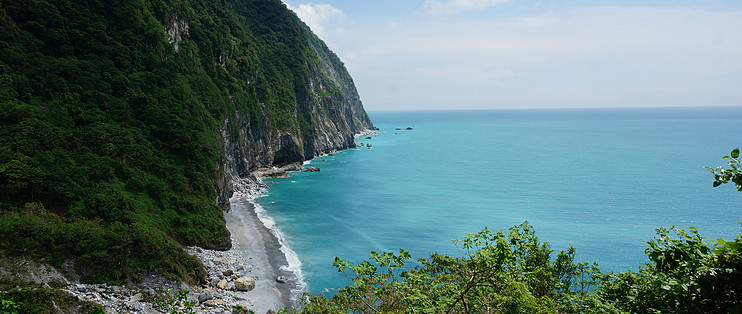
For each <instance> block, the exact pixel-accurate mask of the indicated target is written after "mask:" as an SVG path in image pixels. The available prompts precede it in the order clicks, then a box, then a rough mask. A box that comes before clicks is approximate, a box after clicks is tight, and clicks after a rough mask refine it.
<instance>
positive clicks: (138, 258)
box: [0, 0, 370, 282]
mask: <svg viewBox="0 0 742 314" xmlns="http://www.w3.org/2000/svg"><path fill="white" fill-rule="evenodd" d="M317 43H321V41H319V40H318V39H317V38H316V36H314V35H313V34H311V32H309V31H308V28H307V27H306V26H305V25H304V24H303V23H301V22H300V21H299V19H298V18H297V17H296V16H295V15H294V14H293V13H292V12H290V11H289V10H288V9H287V8H286V7H285V5H283V4H282V3H281V2H280V0H242V1H223V0H153V1H141V0H140V1H102V0H83V1H72V0H29V1H14V0H0V251H2V254H7V255H23V256H30V257H32V258H35V259H39V260H44V261H46V262H48V263H51V264H53V265H56V266H61V265H62V264H63V263H65V262H67V261H73V262H74V265H75V269H76V271H77V272H78V273H79V274H80V275H81V276H82V279H83V280H87V281H106V282H121V281H125V280H129V279H137V278H141V276H143V275H144V274H146V273H147V272H148V271H154V272H157V273H160V274H165V275H168V276H170V277H174V278H179V279H184V280H187V281H190V282H196V281H200V280H203V279H204V278H205V273H204V271H203V267H202V266H201V265H200V262H198V261H197V260H196V259H194V258H192V257H190V256H188V255H187V254H186V253H184V252H183V251H182V250H181V247H182V245H198V246H203V247H207V248H219V247H225V246H228V245H229V241H230V240H229V232H228V231H227V230H226V228H225V227H224V221H223V216H222V211H221V208H220V207H219V206H218V204H217V200H221V201H222V203H223V202H224V199H225V198H226V197H228V194H229V193H230V192H231V191H230V188H229V187H228V186H225V184H223V183H220V182H224V181H227V180H228V178H225V173H227V172H228V169H226V167H230V165H227V163H226V162H225V139H226V140H227V141H230V142H247V141H250V140H255V139H258V140H261V141H264V142H266V143H268V144H267V145H266V146H268V147H270V146H271V145H274V146H275V145H276V144H275V143H276V142H277V141H278V139H279V135H281V134H289V135H290V137H291V138H298V139H303V141H301V140H300V141H299V143H295V144H296V145H294V146H295V147H296V148H295V150H296V152H293V153H292V152H290V151H289V152H288V153H286V154H284V155H281V156H268V157H265V158H263V159H260V160H257V161H256V164H258V165H261V164H270V163H273V162H292V161H300V160H301V158H304V157H306V156H311V155H312V154H314V153H316V150H321V149H331V148H343V147H321V148H315V147H312V145H311V138H312V135H313V134H314V133H315V132H326V130H322V129H319V126H318V124H317V123H316V121H317V119H323V118H324V119H328V120H331V121H333V122H335V123H336V124H338V125H339V124H341V123H342V122H343V121H341V120H348V117H347V116H344V115H341V114H335V115H334V116H330V115H331V114H332V112H340V111H343V112H345V111H349V110H351V109H348V108H346V107H349V106H350V105H349V102H350V100H348V99H347V98H348V97H346V96H347V95H345V94H343V93H342V91H341V90H340V89H339V88H338V87H337V86H336V85H338V84H336V82H334V81H332V80H331V79H329V78H327V77H326V76H323V75H320V74H319V73H321V71H319V69H318V67H320V65H319V64H320V63H321V61H320V59H321V58H329V59H332V60H333V62H335V63H336V64H339V65H342V63H340V62H339V61H338V60H337V57H335V56H334V54H332V53H331V52H329V51H328V50H327V49H326V47H324V45H321V46H320V47H319V48H317ZM333 71H336V72H340V73H343V75H342V76H340V77H341V79H340V80H338V83H341V85H343V84H349V85H350V86H352V81H350V79H349V76H348V75H347V72H346V71H345V69H344V68H339V69H333ZM315 81H317V82H321V83H323V84H324V85H325V86H328V88H327V89H319V88H314V87H313V86H311V85H312V83H313V82H315ZM351 89H353V91H354V88H352V87H351ZM318 91H323V95H324V96H319V95H318V93H317V92H318ZM355 98H357V97H355ZM357 106H360V102H358V103H357ZM317 107H322V108H323V109H324V110H326V111H328V112H330V113H328V114H323V113H322V112H319V113H314V111H318V110H316V108H317ZM312 114H314V116H313V115H312ZM353 114H354V115H355V117H356V118H355V120H356V121H350V122H347V124H348V125H352V127H346V129H347V130H346V129H341V128H339V127H338V130H335V131H336V132H338V133H339V132H343V133H349V134H347V135H345V136H347V137H351V136H352V131H357V130H358V129H359V128H363V127H366V126H370V122H369V121H368V117H367V116H366V115H365V112H363V109H362V108H360V110H359V109H358V108H353ZM351 120H353V119H351ZM358 121H360V122H358ZM246 124H247V125H249V130H248V134H249V135H250V137H249V138H245V137H244V136H243V134H242V133H244V132H242V131H241V130H240V129H241V128H244V127H245V125H246ZM225 130H226V131H227V132H226V134H224V133H225V132H224V131H225ZM225 135H226V136H225ZM245 145H247V144H245ZM246 153H247V154H249V153H251V151H249V150H248V151H247V152H246ZM281 158H283V159H281ZM297 159H298V160H297ZM250 166H252V167H254V166H255V165H249V166H248V168H249V167H250ZM242 170H243V172H244V170H249V169H242ZM225 195H226V197H225ZM222 205H223V204H222Z"/></svg>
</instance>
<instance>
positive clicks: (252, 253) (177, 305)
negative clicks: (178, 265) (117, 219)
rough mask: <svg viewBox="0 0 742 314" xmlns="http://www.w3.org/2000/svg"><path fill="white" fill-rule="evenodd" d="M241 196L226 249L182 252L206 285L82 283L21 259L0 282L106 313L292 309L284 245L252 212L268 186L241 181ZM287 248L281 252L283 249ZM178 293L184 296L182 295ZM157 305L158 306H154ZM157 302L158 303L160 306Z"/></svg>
mask: <svg viewBox="0 0 742 314" xmlns="http://www.w3.org/2000/svg"><path fill="white" fill-rule="evenodd" d="M240 181H241V182H236V183H237V184H238V185H239V186H240V189H239V190H240V192H236V193H235V196H234V197H233V198H232V199H231V200H230V203H231V206H230V207H231V210H230V211H228V212H225V213H224V217H225V221H226V224H227V228H228V229H229V230H230V232H231V233H232V246H231V248H230V249H229V250H224V251H216V250H207V249H202V248H199V247H189V248H185V250H186V252H187V253H189V254H191V255H193V256H195V257H197V258H199V259H200V260H201V262H202V263H203V264H204V266H205V267H206V269H207V272H208V274H209V275H208V276H209V277H208V279H207V283H206V284H204V285H200V286H189V285H187V284H185V283H183V282H180V281H176V280H170V279H166V278H163V277H160V276H156V275H154V274H149V275H146V276H145V278H144V280H143V281H142V282H140V283H137V284H135V285H130V286H117V285H108V284H82V283H80V282H79V280H78V279H77V278H73V277H74V275H67V276H65V275H63V274H62V272H60V271H59V270H57V269H55V268H54V267H50V266H48V265H44V264H41V263H37V262H33V261H31V260H28V259H23V258H8V257H0V277H6V278H12V279H14V280H19V281H22V282H28V283H33V284H38V285H40V286H42V287H46V288H47V289H52V286H54V287H59V288H57V289H58V290H61V291H64V292H67V293H69V294H70V295H73V296H75V297H76V298H77V299H79V300H81V301H87V302H93V303H96V304H99V305H101V306H102V307H103V308H104V309H105V311H106V312H108V313H168V312H170V311H172V310H176V311H182V312H187V311H188V310H192V311H194V312H196V313H248V311H252V312H254V313H258V314H263V313H275V312H277V311H279V310H281V309H284V308H295V307H297V306H298V305H299V303H300V301H301V300H300V298H301V295H302V293H303V292H304V286H303V283H302V281H301V279H300V278H297V276H296V275H295V274H294V273H293V272H292V271H290V270H289V269H290V267H289V263H288V261H287V259H286V255H285V253H284V252H283V251H282V247H283V246H282V244H281V243H280V241H279V240H278V239H277V238H276V236H275V234H274V232H275V231H272V230H270V229H268V228H267V227H266V226H265V225H264V223H263V222H262V221H261V220H260V218H259V217H258V214H257V213H256V212H255V206H256V205H255V203H254V198H255V197H257V196H259V195H260V194H262V193H263V192H264V191H265V188H266V186H265V185H263V184H261V183H259V182H257V181H252V180H240ZM284 249H285V248H284ZM181 291H183V293H182V294H181ZM185 291H188V292H185ZM158 300H159V301H160V302H158ZM158 303H159V304H158Z"/></svg>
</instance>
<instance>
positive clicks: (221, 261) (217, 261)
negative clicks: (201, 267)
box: [211, 255, 227, 265]
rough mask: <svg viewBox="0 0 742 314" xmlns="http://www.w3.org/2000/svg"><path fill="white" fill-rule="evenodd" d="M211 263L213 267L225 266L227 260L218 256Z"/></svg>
mask: <svg viewBox="0 0 742 314" xmlns="http://www.w3.org/2000/svg"><path fill="white" fill-rule="evenodd" d="M211 262H212V263H214V265H225V264H227V258H226V257H224V256H221V255H219V256H217V257H214V259H212V260H211Z"/></svg>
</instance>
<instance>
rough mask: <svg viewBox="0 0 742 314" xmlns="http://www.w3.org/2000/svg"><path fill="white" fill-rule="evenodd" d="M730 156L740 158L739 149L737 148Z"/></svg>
mask: <svg viewBox="0 0 742 314" xmlns="http://www.w3.org/2000/svg"><path fill="white" fill-rule="evenodd" d="M730 155H731V156H732V158H739V148H735V149H734V150H733V151H732V153H731V154H730Z"/></svg>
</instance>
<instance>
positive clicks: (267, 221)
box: [245, 193, 307, 306]
mask: <svg viewBox="0 0 742 314" xmlns="http://www.w3.org/2000/svg"><path fill="white" fill-rule="evenodd" d="M264 195H265V194H262V193H261V194H259V195H257V196H253V197H247V198H245V200H246V201H247V202H249V203H250V204H252V205H253V210H254V211H255V215H256V216H257V217H258V220H259V221H260V223H261V224H262V225H263V226H264V227H265V228H266V229H267V230H268V231H270V233H271V235H273V237H274V238H275V240H276V241H278V244H279V250H280V251H281V252H282V253H283V255H284V257H285V259H286V262H287V265H280V266H278V269H279V270H283V271H287V272H289V273H291V274H293V276H294V278H295V279H296V288H295V289H291V296H290V300H291V302H292V305H294V306H296V305H298V304H299V302H300V301H301V297H302V295H303V294H304V292H305V291H307V283H306V281H305V280H304V274H303V272H302V269H301V266H302V263H301V260H300V259H299V255H297V254H296V252H294V251H293V250H292V249H291V247H290V246H289V245H288V243H287V242H286V236H285V235H284V233H283V231H281V229H280V228H279V227H278V225H277V224H276V221H275V220H274V219H273V217H271V216H270V215H269V214H268V212H267V211H266V210H265V208H263V206H261V205H260V204H259V203H258V202H257V200H256V199H257V198H258V197H262V196H264ZM272 266H273V267H276V266H277V265H272Z"/></svg>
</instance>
